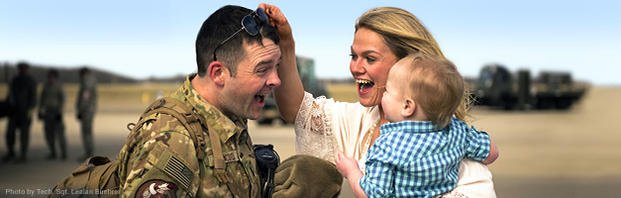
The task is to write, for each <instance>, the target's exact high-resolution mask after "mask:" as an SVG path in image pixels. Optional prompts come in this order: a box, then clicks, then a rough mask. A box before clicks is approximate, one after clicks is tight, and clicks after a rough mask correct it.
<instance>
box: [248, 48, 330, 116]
mask: <svg viewBox="0 0 621 198" xmlns="http://www.w3.org/2000/svg"><path fill="white" fill-rule="evenodd" d="M296 62H297V67H298V73H299V74H300V78H301V80H302V85H303V86H304V90H305V91H306V92H308V93H311V94H313V95H314V96H315V97H317V96H326V97H330V96H329V95H328V92H327V91H326V87H325V85H324V84H323V83H322V82H320V81H319V80H318V79H317V77H316V76H315V62H314V60H313V59H310V58H304V57H299V56H296ZM257 122H258V123H259V125H270V124H285V121H284V120H283V119H282V117H281V116H280V112H279V111H278V105H276V101H275V100H274V97H273V95H270V96H269V97H268V98H266V99H265V106H264V107H263V111H262V112H261V118H259V120H257Z"/></svg>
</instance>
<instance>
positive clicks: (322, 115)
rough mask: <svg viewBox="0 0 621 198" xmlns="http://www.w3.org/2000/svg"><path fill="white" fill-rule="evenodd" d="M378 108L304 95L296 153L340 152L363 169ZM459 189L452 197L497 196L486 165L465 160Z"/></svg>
mask: <svg viewBox="0 0 621 198" xmlns="http://www.w3.org/2000/svg"><path fill="white" fill-rule="evenodd" d="M379 116H380V115H379V108H378V107H377V106H373V107H364V106H362V105H361V104H360V103H349V102H338V101H334V100H333V99H328V98H326V97H324V96H320V97H317V98H314V97H313V95H312V94H310V93H307V92H305V93H304V99H302V103H301V104H300V110H299V111H298V114H297V116H296V118H295V136H296V144H295V148H296V152H297V153H298V154H306V155H312V156H315V157H318V158H322V159H325V160H328V161H330V162H332V163H334V162H335V159H336V156H337V151H341V152H343V154H345V155H346V156H350V157H352V156H353V158H354V159H357V160H358V164H359V165H360V168H361V169H363V170H364V160H365V156H366V153H367V151H368V150H369V147H370V143H371V137H372V133H373V130H374V129H375V127H379V126H377V125H378V123H379V119H380V117H379ZM457 185H458V186H457V188H456V189H455V190H454V191H453V192H451V194H455V193H456V194H457V195H466V196H467V197H496V194H495V191H494V186H493V183H492V175H491V172H490V171H489V169H488V168H487V166H485V165H483V164H481V163H478V162H474V161H472V160H468V159H464V160H462V163H461V164H460V169H459V181H458V184H457Z"/></svg>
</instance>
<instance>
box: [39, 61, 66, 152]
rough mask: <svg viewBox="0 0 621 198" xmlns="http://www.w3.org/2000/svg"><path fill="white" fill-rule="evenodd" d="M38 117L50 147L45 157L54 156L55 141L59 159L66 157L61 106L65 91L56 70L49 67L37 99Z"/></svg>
mask: <svg viewBox="0 0 621 198" xmlns="http://www.w3.org/2000/svg"><path fill="white" fill-rule="evenodd" d="M39 100H40V101H39V113H38V116H39V119H41V120H43V123H44V131H45V141H46V142H47V146H48V148H49V149H50V154H49V155H48V156H47V159H50V160H51V159H55V158H56V142H58V144H59V146H60V159H62V160H65V159H67V145H66V139H65V124H64V123H63V106H64V104H65V93H64V92H63V87H62V84H61V82H60V81H59V80H58V70H56V69H50V70H48V72H47V83H46V84H45V85H44V87H43V89H42V90H41V97H40V99H39Z"/></svg>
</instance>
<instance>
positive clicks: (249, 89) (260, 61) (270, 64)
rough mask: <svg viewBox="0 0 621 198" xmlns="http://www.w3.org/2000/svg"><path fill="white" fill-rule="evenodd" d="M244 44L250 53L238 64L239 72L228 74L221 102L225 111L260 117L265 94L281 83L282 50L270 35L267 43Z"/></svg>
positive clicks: (244, 117) (246, 117)
mask: <svg viewBox="0 0 621 198" xmlns="http://www.w3.org/2000/svg"><path fill="white" fill-rule="evenodd" d="M243 48H244V49H243V50H246V53H245V54H246V56H245V57H242V59H241V61H240V62H239V65H237V73H236V74H235V76H228V75H227V77H226V78H227V79H226V81H225V84H224V88H223V90H222V95H221V98H220V102H221V104H222V107H223V109H222V110H223V112H224V113H226V114H230V115H236V116H240V117H242V118H243V119H252V120H256V119H258V118H259V117H260V115H261V110H262V109H263V106H264V105H265V98H266V97H267V96H268V95H269V94H270V93H271V92H272V89H274V88H275V87H277V86H279V85H280V79H279V78H278V73H277V69H278V68H277V66H278V64H280V57H281V53H280V48H279V47H278V45H276V44H274V42H273V41H272V40H270V39H266V38H263V45H260V44H258V43H254V44H248V43H244V44H243ZM229 72H230V71H229Z"/></svg>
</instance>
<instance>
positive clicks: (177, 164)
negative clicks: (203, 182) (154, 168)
mask: <svg viewBox="0 0 621 198" xmlns="http://www.w3.org/2000/svg"><path fill="white" fill-rule="evenodd" d="M164 172H166V174H168V175H170V176H171V177H173V178H175V179H176V180H177V181H178V182H179V184H181V185H182V186H183V187H184V188H185V189H189V188H190V183H191V182H192V177H193V176H194V174H192V170H190V168H188V167H187V166H186V165H185V164H183V162H181V160H179V159H177V157H175V156H171V158H170V159H169V160H168V163H166V166H164Z"/></svg>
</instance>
